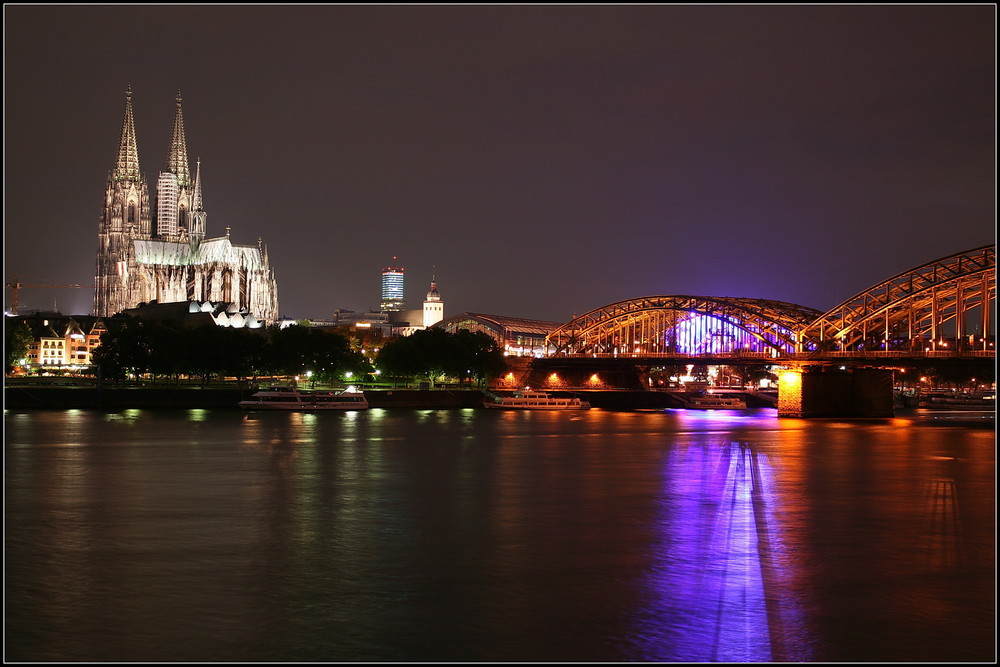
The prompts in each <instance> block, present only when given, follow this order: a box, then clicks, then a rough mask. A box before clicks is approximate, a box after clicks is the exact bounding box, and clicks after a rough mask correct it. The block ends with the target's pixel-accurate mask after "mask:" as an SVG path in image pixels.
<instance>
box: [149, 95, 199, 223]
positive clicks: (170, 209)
mask: <svg viewBox="0 0 1000 667" xmlns="http://www.w3.org/2000/svg"><path fill="white" fill-rule="evenodd" d="M182 100H183V98H181V93H180V91H177V97H175V98H174V101H175V103H176V105H177V106H176V109H175V111H174V126H173V129H172V130H171V132H170V147H169V149H168V150H167V166H166V169H165V170H164V171H161V172H160V177H159V179H158V180H157V182H156V235H157V236H158V237H160V238H162V239H165V240H171V241H173V240H178V239H180V240H183V239H186V238H187V237H188V234H189V233H190V228H191V226H192V220H191V217H192V208H193V207H192V198H193V193H192V183H191V174H190V171H189V169H188V156H187V139H186V138H185V136H184V112H183V111H182V110H181V102H182ZM201 236H202V237H204V231H203V232H202V234H201Z"/></svg>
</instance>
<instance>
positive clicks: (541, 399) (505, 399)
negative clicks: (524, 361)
mask: <svg viewBox="0 0 1000 667" xmlns="http://www.w3.org/2000/svg"><path fill="white" fill-rule="evenodd" d="M483 405H484V406H485V407H487V408H499V409H502V410H589V409H590V403H588V402H587V401H584V400H581V399H579V398H577V397H576V396H565V397H564V396H552V395H551V394H549V393H547V392H544V391H532V390H530V389H525V390H523V391H515V392H514V394H513V395H511V396H499V395H497V394H489V395H488V396H487V398H486V400H485V401H484V402H483Z"/></svg>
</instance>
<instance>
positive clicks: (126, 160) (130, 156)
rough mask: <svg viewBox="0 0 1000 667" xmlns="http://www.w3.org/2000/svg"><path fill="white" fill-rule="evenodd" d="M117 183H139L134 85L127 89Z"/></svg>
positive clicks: (119, 147)
mask: <svg viewBox="0 0 1000 667" xmlns="http://www.w3.org/2000/svg"><path fill="white" fill-rule="evenodd" d="M114 179H115V180H116V181H126V180H128V181H138V180H139V179H140V174H139V148H138V147H137V146H136V142H135V118H134V117H133V115H132V85H131V84H129V87H128V88H126V89H125V118H124V120H122V139H121V143H119V144H118V164H117V165H116V166H115V174H114Z"/></svg>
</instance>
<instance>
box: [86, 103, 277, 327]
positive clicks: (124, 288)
mask: <svg viewBox="0 0 1000 667" xmlns="http://www.w3.org/2000/svg"><path fill="white" fill-rule="evenodd" d="M188 164H189V163H188V156H187V140H186V139H185V136H184V116H183V113H182V111H181V96H180V93H178V94H177V97H176V110H175V113H174V124H173V130H172V132H171V136H170V147H169V149H168V151H167V161H166V166H165V168H164V170H163V171H161V172H160V174H159V178H158V180H157V184H156V202H155V210H154V208H153V207H151V206H150V201H149V188H148V186H147V184H146V180H145V177H144V176H143V175H142V173H141V171H140V168H139V151H138V148H137V146H136V137H135V121H134V118H133V113H132V89H131V87H129V89H128V90H127V92H126V94H125V120H124V121H123V123H122V136H121V143H120V145H119V148H118V163H117V165H116V168H115V170H114V171H113V172H112V173H111V174H110V175H109V177H108V184H107V189H106V193H105V198H104V209H103V211H102V213H101V222H100V228H99V230H98V240H99V246H98V253H97V274H96V277H95V279H94V280H95V287H96V289H95V293H94V312H95V314H97V315H99V316H104V317H106V316H109V315H113V314H115V313H119V312H121V311H122V310H125V309H127V308H134V307H136V306H137V305H139V304H140V303H144V302H149V301H158V302H161V303H163V302H177V301H214V302H224V303H230V304H232V305H233V306H234V307H235V308H237V309H240V310H245V311H247V312H248V313H249V314H250V315H252V316H253V317H254V318H255V319H256V320H257V321H259V322H268V321H274V320H276V319H277V318H278V293H277V285H276V283H275V280H274V271H273V270H272V269H271V266H270V262H269V259H268V253H267V249H266V248H265V247H264V245H263V243H262V242H261V241H260V240H259V239H258V243H257V245H256V246H239V245H234V244H233V243H232V242H231V241H230V238H229V230H230V227H228V226H227V227H226V235H225V236H224V237H219V238H214V239H212V238H206V223H207V219H208V214H207V213H206V212H205V208H204V199H203V196H202V186H201V160H198V161H197V167H196V171H195V175H194V179H192V178H191V174H190V171H189V167H188Z"/></svg>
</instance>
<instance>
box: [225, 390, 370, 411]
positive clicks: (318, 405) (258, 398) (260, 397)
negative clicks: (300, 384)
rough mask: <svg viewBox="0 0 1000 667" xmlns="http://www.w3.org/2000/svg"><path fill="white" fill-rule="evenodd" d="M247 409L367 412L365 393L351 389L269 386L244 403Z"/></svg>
mask: <svg viewBox="0 0 1000 667" xmlns="http://www.w3.org/2000/svg"><path fill="white" fill-rule="evenodd" d="M240 407H241V408H243V409H244V410H291V411H293V412H294V411H299V412H312V411H315V410H367V409H368V400H367V399H366V398H365V395H364V392H360V391H355V390H354V389H353V388H350V389H348V390H346V391H328V390H323V389H298V388H296V387H268V388H267V389H261V390H260V391H258V392H257V393H255V394H254V395H253V396H252V397H251V398H250V399H249V400H246V401H240Z"/></svg>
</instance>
